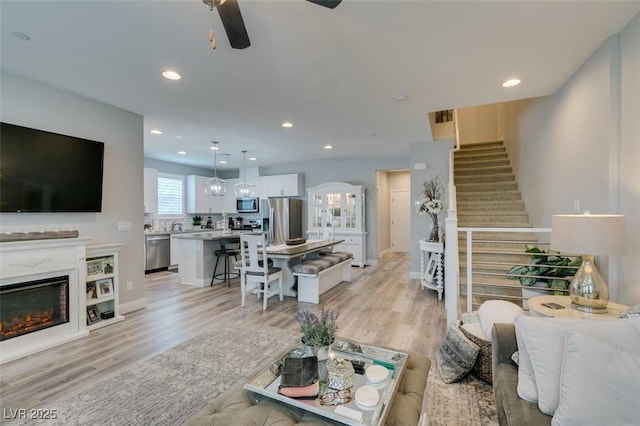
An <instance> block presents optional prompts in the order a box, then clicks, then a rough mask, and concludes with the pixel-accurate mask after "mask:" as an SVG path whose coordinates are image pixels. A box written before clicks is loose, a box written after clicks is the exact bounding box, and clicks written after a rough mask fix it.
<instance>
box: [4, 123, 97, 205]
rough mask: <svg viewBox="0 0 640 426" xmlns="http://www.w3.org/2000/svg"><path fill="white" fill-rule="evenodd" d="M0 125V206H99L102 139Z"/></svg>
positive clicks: (5, 124) (12, 125)
mask: <svg viewBox="0 0 640 426" xmlns="http://www.w3.org/2000/svg"><path fill="white" fill-rule="evenodd" d="M0 126H1V128H0V211H2V212H99V211H101V210H102V173H103V160H104V143H102V142H97V141H91V140H87V139H81V138H76V137H73V136H65V135H59V134H56V133H51V132H45V131H43V130H36V129H30V128H28V127H22V126H16V125H14V124H8V123H0Z"/></svg>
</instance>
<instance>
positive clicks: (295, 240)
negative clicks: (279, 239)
mask: <svg viewBox="0 0 640 426" xmlns="http://www.w3.org/2000/svg"><path fill="white" fill-rule="evenodd" d="M306 242H307V239H306V238H291V239H289V240H286V241H285V242H284V243H285V244H286V245H288V246H297V245H298V244H304V243H306Z"/></svg>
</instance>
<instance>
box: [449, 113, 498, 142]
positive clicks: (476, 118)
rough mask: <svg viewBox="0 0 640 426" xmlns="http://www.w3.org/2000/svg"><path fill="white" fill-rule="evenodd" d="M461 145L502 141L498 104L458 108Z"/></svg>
mask: <svg viewBox="0 0 640 426" xmlns="http://www.w3.org/2000/svg"><path fill="white" fill-rule="evenodd" d="M457 112H458V131H459V135H460V145H470V144H474V143H482V142H494V141H497V140H500V139H502V134H501V132H500V127H499V125H498V104H490V105H479V106H474V107H469V108H458V110H457Z"/></svg>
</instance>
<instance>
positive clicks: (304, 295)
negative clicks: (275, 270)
mask: <svg viewBox="0 0 640 426" xmlns="http://www.w3.org/2000/svg"><path fill="white" fill-rule="evenodd" d="M352 260H353V255H352V254H351V253H345V252H334V253H329V254H325V255H323V256H318V257H316V258H313V259H310V260H306V261H304V262H302V263H300V264H298V265H294V266H293V267H292V268H291V270H292V271H293V275H294V276H296V277H298V301H299V302H308V303H315V304H318V303H320V295H321V294H322V293H325V292H327V291H329V290H330V289H332V288H333V287H335V286H336V285H338V284H340V283H341V282H342V281H351V261H352Z"/></svg>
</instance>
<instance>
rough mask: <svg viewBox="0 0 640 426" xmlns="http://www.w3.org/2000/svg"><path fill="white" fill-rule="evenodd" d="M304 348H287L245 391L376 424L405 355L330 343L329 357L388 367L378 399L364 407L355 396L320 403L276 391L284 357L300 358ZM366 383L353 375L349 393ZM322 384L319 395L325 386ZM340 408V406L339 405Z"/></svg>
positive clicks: (359, 425)
mask: <svg viewBox="0 0 640 426" xmlns="http://www.w3.org/2000/svg"><path fill="white" fill-rule="evenodd" d="M302 356H304V349H303V348H302V346H301V345H298V346H294V347H291V348H289V349H287V350H286V351H285V352H284V353H283V354H282V355H281V356H279V357H278V358H277V359H276V360H275V361H274V362H273V363H272V364H270V365H269V366H268V367H267V368H266V369H264V370H263V371H262V372H260V373H259V374H258V375H257V376H255V377H254V378H253V379H251V380H250V381H249V383H247V384H246V385H244V388H245V389H246V390H248V391H251V392H255V393H257V394H260V395H263V396H266V397H268V398H271V399H273V400H276V401H279V402H280V403H283V404H287V405H290V406H293V407H298V408H301V409H303V410H307V411H309V412H312V413H315V414H317V415H319V416H322V417H325V418H327V419H331V420H334V421H335V422H338V423H342V424H346V425H352V426H365V425H366V426H378V425H380V424H382V423H383V422H384V420H385V418H386V417H387V414H388V413H389V409H390V406H391V403H392V402H393V398H394V397H395V395H396V392H397V390H398V384H399V383H400V380H401V379H402V375H403V373H404V370H405V365H406V362H407V358H408V354H407V353H406V352H399V351H395V350H391V349H386V348H381V347H377V346H372V345H365V344H361V343H357V342H352V341H349V340H344V339H339V340H336V341H335V342H334V343H333V345H331V354H330V357H332V358H333V357H342V358H344V359H347V360H355V361H363V362H364V368H365V370H366V368H367V367H369V366H371V365H382V366H383V367H386V368H387V369H388V370H389V378H388V381H387V384H386V386H384V387H383V388H379V389H378V394H379V396H380V400H379V402H378V404H377V405H375V406H374V407H370V408H369V407H367V408H363V407H361V406H360V405H357V404H356V401H355V397H354V398H353V399H352V400H351V402H349V403H346V404H340V405H322V404H320V400H319V399H318V398H316V399H294V398H289V397H287V396H284V395H281V394H279V393H278V386H279V385H280V368H281V366H282V363H283V361H284V359H285V358H287V357H302ZM366 384H367V380H366V378H365V376H364V375H361V374H356V375H355V381H354V386H353V388H352V395H355V392H356V390H357V389H359V388H360V387H362V386H364V385H366ZM323 386H326V385H324V384H321V388H320V395H322V394H323V392H324V391H325V390H326V389H323ZM340 407H342V408H340Z"/></svg>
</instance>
